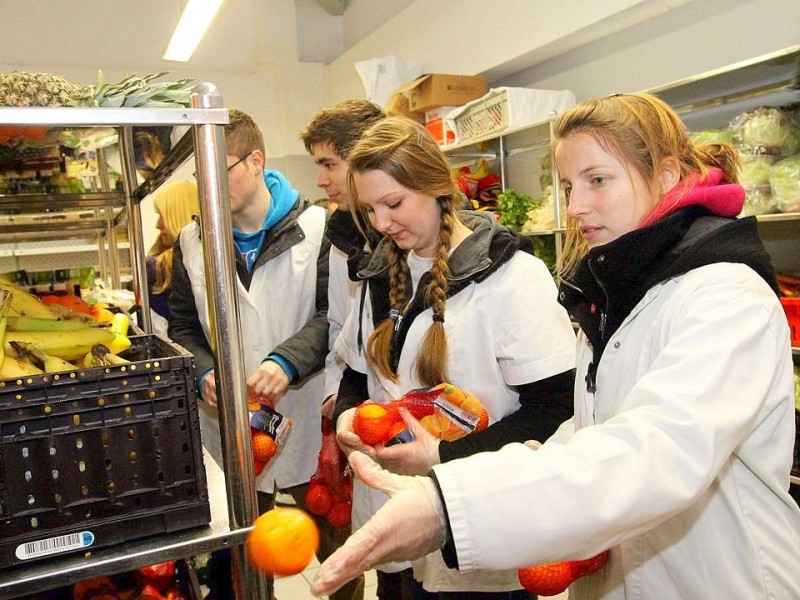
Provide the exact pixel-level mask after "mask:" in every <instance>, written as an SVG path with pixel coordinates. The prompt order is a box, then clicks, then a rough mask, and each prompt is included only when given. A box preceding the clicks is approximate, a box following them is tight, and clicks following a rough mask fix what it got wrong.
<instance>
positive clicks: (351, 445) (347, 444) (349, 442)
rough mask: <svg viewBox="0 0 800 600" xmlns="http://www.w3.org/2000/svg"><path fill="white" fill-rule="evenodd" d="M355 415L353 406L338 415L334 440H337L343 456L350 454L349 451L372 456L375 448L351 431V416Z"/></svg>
mask: <svg viewBox="0 0 800 600" xmlns="http://www.w3.org/2000/svg"><path fill="white" fill-rule="evenodd" d="M355 415H356V409H355V408H349V409H347V410H346V411H344V412H343V413H342V414H341V415H339V418H338V419H337V420H336V441H337V442H339V447H340V448H341V449H342V452H344V454H345V456H350V453H352V452H355V451H359V452H363V453H364V454H367V455H368V456H373V457H374V456H375V449H374V448H373V447H372V446H368V445H367V444H365V443H364V442H362V441H361V438H360V437H358V435H356V432H355V431H353V418H354V417H355Z"/></svg>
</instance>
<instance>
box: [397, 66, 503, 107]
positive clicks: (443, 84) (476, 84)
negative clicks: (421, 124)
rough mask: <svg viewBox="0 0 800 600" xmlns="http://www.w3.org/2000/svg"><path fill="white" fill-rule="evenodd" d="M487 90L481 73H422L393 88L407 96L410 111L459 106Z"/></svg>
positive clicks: (486, 84) (487, 85)
mask: <svg viewBox="0 0 800 600" xmlns="http://www.w3.org/2000/svg"><path fill="white" fill-rule="evenodd" d="M488 90H489V83H488V81H487V79H486V77H484V76H483V75H445V74H440V73H432V74H429V75H423V76H422V77H419V78H418V79H415V80H414V81H412V82H411V83H409V84H406V85H404V86H401V87H400V88H398V89H397V90H395V94H398V93H399V94H403V95H406V96H408V109H409V110H410V111H411V112H417V113H419V112H425V111H426V110H431V109H432V108H438V107H440V106H461V105H462V104H466V103H467V102H469V101H470V100H475V99H476V98H480V97H481V96H483V95H484V94H486V92H487V91H488Z"/></svg>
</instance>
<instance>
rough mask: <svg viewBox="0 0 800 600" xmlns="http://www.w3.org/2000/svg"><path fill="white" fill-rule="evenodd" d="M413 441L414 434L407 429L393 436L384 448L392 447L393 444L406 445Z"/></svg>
mask: <svg viewBox="0 0 800 600" xmlns="http://www.w3.org/2000/svg"><path fill="white" fill-rule="evenodd" d="M413 441H414V434H413V433H411V432H410V431H409V430H408V429H403V431H401V432H400V433H398V434H397V435H395V436H394V437H393V438H392V439H390V440H389V441H388V442H386V443H385V444H384V446H394V445H395V444H407V443H408V442H413Z"/></svg>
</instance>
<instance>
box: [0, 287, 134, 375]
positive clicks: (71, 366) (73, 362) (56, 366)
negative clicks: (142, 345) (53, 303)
mask: <svg viewBox="0 0 800 600" xmlns="http://www.w3.org/2000/svg"><path fill="white" fill-rule="evenodd" d="M106 325H108V326H104V324H102V323H100V322H99V321H98V322H91V321H87V320H86V319H85V318H83V317H76V318H68V317H66V316H64V315H63V314H62V315H57V314H56V313H54V312H53V311H51V310H50V308H49V307H47V306H45V305H44V304H42V303H41V302H39V299H38V298H37V297H36V296H34V295H33V294H30V293H29V292H27V291H25V290H23V289H22V288H20V287H19V286H16V285H14V284H11V283H8V282H5V281H0V340H2V343H0V379H12V378H19V377H28V376H31V375H40V374H43V373H63V372H66V371H72V370H75V369H81V368H91V367H98V366H104V365H114V364H120V363H122V362H127V361H126V360H125V359H124V358H121V357H119V356H118V354H119V353H121V352H124V351H125V350H127V349H128V348H130V345H131V341H130V339H129V338H128V337H127V332H128V317H127V315H124V314H118V315H115V318H114V319H113V320H112V321H111V323H110V324H106Z"/></svg>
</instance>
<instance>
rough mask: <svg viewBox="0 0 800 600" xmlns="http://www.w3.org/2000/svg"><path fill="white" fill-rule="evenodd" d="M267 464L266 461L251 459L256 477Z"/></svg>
mask: <svg viewBox="0 0 800 600" xmlns="http://www.w3.org/2000/svg"><path fill="white" fill-rule="evenodd" d="M266 466H267V463H265V462H261V461H260V460H254V461H253V473H255V475H256V477H258V476H259V475H261V471H263V470H264V467H266Z"/></svg>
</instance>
